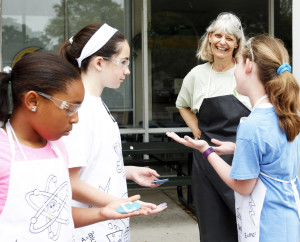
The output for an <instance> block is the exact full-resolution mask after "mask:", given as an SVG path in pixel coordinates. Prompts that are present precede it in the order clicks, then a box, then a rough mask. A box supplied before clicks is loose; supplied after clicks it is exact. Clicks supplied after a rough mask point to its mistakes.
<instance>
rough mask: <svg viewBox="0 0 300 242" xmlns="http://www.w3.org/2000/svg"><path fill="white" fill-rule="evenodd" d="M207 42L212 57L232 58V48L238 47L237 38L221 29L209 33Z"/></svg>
mask: <svg viewBox="0 0 300 242" xmlns="http://www.w3.org/2000/svg"><path fill="white" fill-rule="evenodd" d="M209 42H210V45H211V50H212V53H213V56H214V59H215V58H219V59H224V58H228V57H230V58H232V56H233V51H234V49H235V48H237V47H238V43H237V38H236V37H235V36H234V35H232V34H228V33H227V32H225V31H223V30H216V31H214V32H211V33H209Z"/></svg>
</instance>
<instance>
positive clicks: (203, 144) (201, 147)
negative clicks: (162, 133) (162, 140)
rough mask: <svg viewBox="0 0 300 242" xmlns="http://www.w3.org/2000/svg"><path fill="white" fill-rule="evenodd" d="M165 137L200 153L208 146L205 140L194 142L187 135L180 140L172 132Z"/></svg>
mask: <svg viewBox="0 0 300 242" xmlns="http://www.w3.org/2000/svg"><path fill="white" fill-rule="evenodd" d="M166 135H167V136H168V137H170V138H172V139H173V140H175V141H176V142H178V143H180V144H183V145H185V146H188V147H191V148H194V149H197V150H199V151H200V152H201V153H203V152H204V151H205V150H207V149H208V148H209V145H208V143H207V142H206V141H205V140H194V139H192V138H191V137H189V136H187V135H186V136H184V138H180V137H179V136H178V135H177V134H176V133H174V132H167V133H166Z"/></svg>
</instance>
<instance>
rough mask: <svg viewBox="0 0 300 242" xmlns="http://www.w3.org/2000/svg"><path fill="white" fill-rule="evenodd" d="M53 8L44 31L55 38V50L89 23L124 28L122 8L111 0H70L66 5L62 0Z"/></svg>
mask: <svg viewBox="0 0 300 242" xmlns="http://www.w3.org/2000/svg"><path fill="white" fill-rule="evenodd" d="M53 9H54V11H55V13H56V16H55V17H54V18H52V19H51V20H50V22H49V25H48V26H47V27H46V29H45V31H46V34H47V36H50V37H53V38H55V39H57V45H56V46H54V49H55V50H56V49H57V48H58V46H59V45H60V44H61V43H62V42H63V41H65V40H66V39H68V38H69V37H71V36H72V35H74V34H75V33H76V32H77V31H78V30H80V29H81V28H82V27H84V26H86V25H88V24H90V23H94V22H100V23H104V22H105V23H108V24H109V25H111V26H113V27H115V28H117V29H119V30H121V31H123V29H124V22H125V21H124V8H123V7H122V6H121V5H120V4H118V3H116V2H114V1H112V0H85V1H80V0H71V1H68V2H67V5H65V1H62V2H61V3H60V4H55V5H54V6H53ZM65 20H67V21H65ZM65 35H66V36H65Z"/></svg>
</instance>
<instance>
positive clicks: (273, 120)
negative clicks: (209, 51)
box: [230, 107, 300, 242]
mask: <svg viewBox="0 0 300 242" xmlns="http://www.w3.org/2000/svg"><path fill="white" fill-rule="evenodd" d="M299 137H300V136H299V135H298V136H297V137H296V138H295V139H294V140H293V142H288V141H287V137H286V134H285V133H284V132H283V131H282V130H281V129H280V127H279V121H278V116H277V115H276V113H275V110H274V108H273V107H272V108H255V109H254V110H253V111H252V112H251V114H250V115H249V117H248V118H247V119H246V120H245V121H244V122H242V123H241V124H240V125H239V127H238V132H237V140H236V148H235V153H234V158H233V162H232V170H231V172H230V177H232V178H234V179H237V180H247V179H253V178H257V177H258V176H259V177H260V179H261V180H262V182H263V183H264V185H265V186H266V188H267V192H266V197H265V200H264V204H263V209H262V213H261V222H260V241H263V242H266V241H272V242H276V241H278V242H279V241H280V242H285V241H286V242H292V241H295V242H296V241H299V240H300V219H299V216H298V209H297V205H296V201H295V197H294V193H293V190H292V187H291V183H282V182H279V181H275V180H273V179H271V178H267V177H265V176H262V175H259V172H263V173H265V174H267V175H269V176H271V177H273V178H277V179H280V180H285V181H290V180H292V179H294V178H295V177H296V176H297V173H298V170H299V162H300V138H299ZM297 189H298V191H299V193H300V185H299V180H297Z"/></svg>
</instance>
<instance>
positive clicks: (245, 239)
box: [234, 95, 300, 242]
mask: <svg viewBox="0 0 300 242" xmlns="http://www.w3.org/2000/svg"><path fill="white" fill-rule="evenodd" d="M265 98H267V95H265V96H263V97H261V98H260V99H259V100H258V101H257V103H256V104H255V105H254V107H253V110H254V109H255V108H256V107H257V106H258V104H259V103H260V102H261V101H262V100H263V99H265ZM244 120H245V118H242V119H241V122H243V121H244ZM260 175H263V176H265V177H268V178H270V179H273V180H276V181H278V182H283V183H291V187H292V190H293V192H294V197H295V200H296V204H297V207H298V215H299V218H300V199H299V193H298V190H297V187H296V180H297V177H296V178H295V179H293V180H292V181H284V180H280V179H277V178H273V177H271V176H269V175H267V174H265V173H262V172H260ZM266 191H267V188H266V186H265V185H264V184H263V182H262V181H261V179H260V178H259V177H258V178H257V182H256V185H255V187H254V189H253V191H252V193H251V194H250V195H248V196H242V195H240V194H239V193H237V192H234V195H235V210H236V222H237V230H238V238H239V242H259V229H260V215H261V211H262V208H263V204H264V200H265V196H266Z"/></svg>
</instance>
